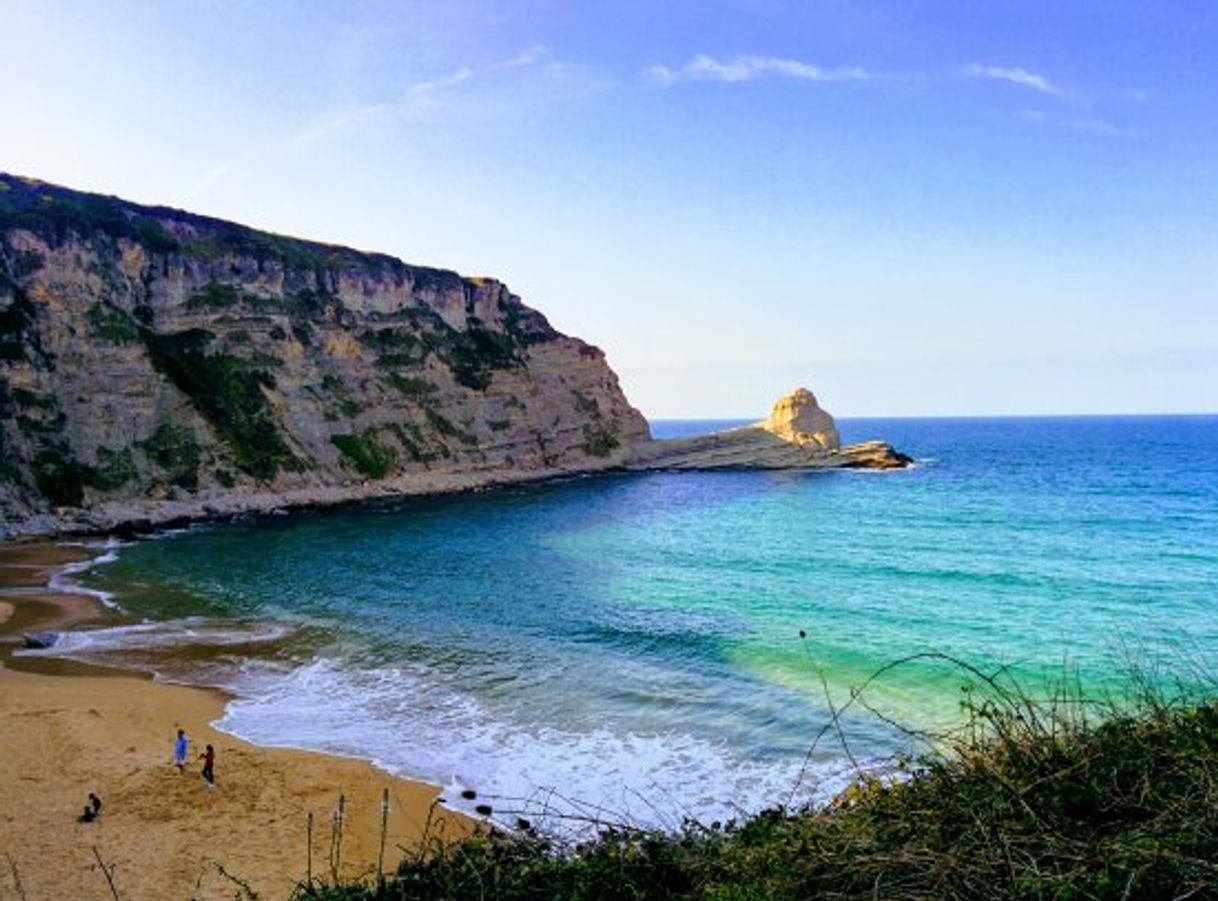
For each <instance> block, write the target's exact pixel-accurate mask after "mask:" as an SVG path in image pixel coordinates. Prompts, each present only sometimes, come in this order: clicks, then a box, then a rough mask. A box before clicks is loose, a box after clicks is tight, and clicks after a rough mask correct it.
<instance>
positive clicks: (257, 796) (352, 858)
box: [0, 544, 473, 901]
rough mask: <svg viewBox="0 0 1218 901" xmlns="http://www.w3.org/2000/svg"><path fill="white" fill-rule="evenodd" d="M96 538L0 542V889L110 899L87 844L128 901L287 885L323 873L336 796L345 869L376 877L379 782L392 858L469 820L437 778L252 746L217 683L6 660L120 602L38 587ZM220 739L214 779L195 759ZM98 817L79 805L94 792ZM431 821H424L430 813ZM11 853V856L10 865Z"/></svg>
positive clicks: (0, 893)
mask: <svg viewBox="0 0 1218 901" xmlns="http://www.w3.org/2000/svg"><path fill="white" fill-rule="evenodd" d="M88 554H89V551H87V550H86V549H83V548H75V547H64V546H62V545H46V544H41V545H16V546H14V545H9V546H2V547H0V598H2V600H0V854H7V855H8V858H9V859H5V860H0V897H8V896H10V895H13V896H16V897H20V893H18V892H17V886H16V884H15V878H14V875H13V866H15V868H16V872H17V874H18V877H19V878H20V881H21V886H22V889H23V890H24V892H25V895H26V897H28V898H30V899H40V898H60V897H63V898H81V899H87V898H99V899H104V898H108V897H110V895H109V888H108V887H107V885H106V881H105V877H104V875H103V874H102V872H101V870H100V868H99V867H98V865H97V861H96V858H95V857H94V853H93V849H94V848H95V847H96V848H97V850H98V851H99V852H100V854H101V856H102V859H103V860H104V861H105V862H106V864H107V865H113V866H114V880H115V883H116V885H117V887H118V890H119V892H120V894H121V897H122V898H124V899H161V898H192V897H194V898H199V899H211V898H232V897H233V896H234V893H236V892H238V891H239V889H238V886H237V884H236V883H235V882H233V881H232V880H231V879H229V878H227V877H226V876H225V875H223V873H222V872H221V867H222V868H223V870H224V871H227V872H228V873H229V874H232V875H233V876H235V877H237V878H239V879H241V880H243V881H245V882H247V883H248V884H249V886H250V887H251V888H252V889H253V890H254V891H255V892H257V893H259V894H260V895H261V897H262V898H263V899H266V901H273V899H280V898H287V897H288V895H289V894H290V892H291V889H292V887H293V886H294V885H295V884H296V882H297V881H299V880H301V879H303V878H304V877H305V875H306V869H307V867H308V865H309V843H308V841H307V829H308V822H309V814H310V813H312V814H313V823H314V825H313V840H312V869H313V873H314V875H315V876H326V875H328V874H329V872H330V866H331V865H330V861H331V846H332V841H331V834H332V821H333V816H334V812H335V809H336V806H337V804H338V801H339V798H340V796H343V797H344V799H345V817H344V828H343V831H342V832H343V834H342V842H341V863H340V872H341V873H342V874H343V875H345V876H348V877H351V876H358V875H360V874H374V873H375V871H376V866H377V858H378V855H379V852H380V846H381V818H382V798H383V793H384V792H385V791H386V790H388V796H389V814H388V828H387V830H386V839H385V854H384V860H385V868H386V869H387V870H390V869H392V867H393V866H394V865H395V864H396V863H397V862H398V861H399V860H400V859H401V857H402V855H403V853H405V852H404V851H403V850H402V848H403V847H404V848H406V849H409V850H410V853H414V852H415V850H416V849H417V848H418V847H419V845H420V841H421V839H422V838H423V837H424V836H425V835H426V836H427V837H428V838H430V837H433V836H448V837H453V836H456V835H459V834H464V833H466V832H468V831H469V830H470V829H472V828H473V823H472V822H471V821H470V820H468V819H466V818H464V817H462V816H460V815H459V814H453V813H451V812H449V811H446V810H444V809H442V808H439V807H436V806H435V805H434V804H433V802H434V801H435V800H436V798H437V797H438V795H439V790H438V789H437V788H435V787H434V786H429V785H426V784H424V783H418V782H411V781H407V780H402V779H396V778H393V777H391V776H389V775H388V774H386V773H384V772H383V771H381V770H378V769H377V768H376V767H374V766H372V765H371V764H369V763H366V762H363V761H358V760H351V759H347V758H342V757H334V756H329V755H323V754H315V753H311V752H305V751H292V750H281V749H270V748H260V747H256V746H253V745H250V744H248V743H247V742H243V741H240V740H238V739H235V738H233V737H231V736H228V735H225V734H223V733H220V732H217V731H215V730H214V729H212V728H210V725H209V724H210V723H212V722H214V721H216V720H217V719H219V717H220V716H221V714H222V713H223V708H224V704H225V701H226V700H227V698H226V696H225V695H224V694H222V693H220V692H218V691H212V690H207V689H198V688H190V687H185V686H179V685H169V684H164V683H159V682H154V681H153V680H151V679H150V678H148V677H146V676H143V675H141V674H139V673H133V672H132V671H130V670H118V669H114V668H109V667H99V666H93V665H86V664H79V663H73V662H70V661H61V660H54V659H49V658H37V659H35V658H28V657H13V656H11V652H12V650H13V648H14V647H15V646H16V645H17V643H18V642H19V640H20V635H21V633H23V632H29V631H41V630H46V629H63V628H67V627H70V626H72V625H76V624H80V623H82V622H117V621H121V619H120V616H119V614H116V613H114V612H113V611H109V610H106V609H104V608H101V607H100V606H99V605H97V604H96V603H95V602H94V601H93V600H92V599H91V598H90V597H88V596H87V595H79V594H69V593H62V592H54V591H42V590H38V589H39V586H43V585H45V584H46V581H47V578H48V574H49V573H48V567H56V566H62V565H64V564H66V563H70V562H73V561H74V560H77V559H83V558H84V557H85V556H87V555H88ZM179 727H181V728H183V729H185V730H186V732H187V734H188V735H189V736H190V739H191V754H190V758H189V759H190V763H189V764H188V767H187V769H186V772H185V773H179V772H178V770H177V769H176V768H175V767H174V766H172V764H171V757H172V743H173V737H174V734H175V730H176V729H177V728H179ZM208 743H210V744H212V745H214V747H215V749H216V783H217V784H216V787H215V788H214V789H208V788H207V787H206V785H205V784H204V782H203V780H202V778H201V776H200V766H201V764H200V763H199V762H198V761H197V760H196V759H195V758H196V757H197V756H198V754H199V753H201V751H202V748H203V746H204V745H205V744H208ZM91 791H94V792H96V793H97V794H98V795H99V796H100V797H101V798H102V801H103V805H104V806H103V808H102V812H101V816H100V818H99V819H98V820H97V821H95V822H93V823H80V822H78V820H77V818H78V816H79V815H80V812H81V809H82V808H83V806H84V803H85V799H86V798H87V796H88V793H89V792H91ZM429 823H430V826H429ZM10 860H11V863H12V865H13V866H10Z"/></svg>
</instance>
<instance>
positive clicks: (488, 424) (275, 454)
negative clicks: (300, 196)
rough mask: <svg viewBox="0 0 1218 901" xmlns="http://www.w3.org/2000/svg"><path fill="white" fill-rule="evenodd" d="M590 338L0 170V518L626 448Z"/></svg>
mask: <svg viewBox="0 0 1218 901" xmlns="http://www.w3.org/2000/svg"><path fill="white" fill-rule="evenodd" d="M647 438H648V428H647V424H646V421H645V420H644V419H643V417H642V416H641V415H640V414H639V412H638V411H637V410H635V409H634V408H633V407H631V405H630V404H629V402H628V401H627V400H626V398H625V397H624V396H623V394H622V391H621V389H620V387H619V385H618V381H617V378H616V376H615V375H614V373H613V371H612V370H611V369H610V368H609V366H608V365H607V364H606V362H605V357H604V354H603V353H602V352H601V351H600V350H599V349H597V348H595V347H593V346H591V345H589V344H586V343H584V342H583V341H580V340H579V339H577V338H572V337H568V336H566V335H562V334H560V333H559V332H557V331H555V330H554V329H553V328H552V327H551V326H550V324H549V323H548V322H547V321H546V319H545V317H544V316H542V315H541V314H540V313H538V312H537V311H535V310H532V309H530V308H529V307H527V306H525V305H524V304H523V303H522V302H521V300H520V298H518V297H516V296H515V295H513V294H512V293H511V292H510V291H509V290H508V289H507V288H506V287H505V286H504V285H502V284H501V283H499V282H498V281H495V280H493V279H482V278H463V277H461V276H459V275H457V274H456V273H454V272H448V271H444V270H439V269H430V268H425V267H419V266H411V265H407V264H406V263H403V262H402V261H400V260H397V259H394V258H392V257H389V256H384V255H381V254H370V253H361V252H358V251H355V250H351V249H348V248H344V247H335V246H330V245H325V244H319V243H314V242H309V241H301V240H295V239H290V238H285V237H281V236H279V235H274V234H269V233H266V232H259V231H256V230H253V229H249V228H245V227H242V226H239V225H234V224H232V223H229V222H224V221H221V220H217V219H211V218H207V217H203V216H197V215H193V214H190V213H185V212H181V211H178V210H172V209H167V208H163V207H145V206H139V205H136V204H133V203H128V202H125V201H122V200H119V199H116V198H112V197H102V196H98V195H92V194H84V193H80V192H77V191H71V190H67V189H65V188H61V187H56V186H54V185H49V184H45V183H42V182H38V181H34V180H31V179H25V178H18V177H14V176H10V175H3V174H0V537H4V536H6V535H9V536H11V535H15V534H19V533H22V532H31V533H33V532H51V531H62V530H99V529H106V528H112V527H114V526H117V525H120V524H128V523H132V522H147V523H149V524H152V523H158V522H165V521H169V520H174V519H181V518H190V517H198V516H208V515H220V514H228V513H236V512H241V511H245V510H268V509H273V508H277V507H281V506H291V505H296V504H311V503H333V502H338V501H343V500H354V499H358V498H363V497H370V496H376V495H381V494H397V493H417V492H426V491H439V490H451V489H457V488H463V487H472V486H477V485H484V484H491V483H495V482H501V481H513V480H520V479H531V478H542V477H545V476H550V475H558V474H562V473H568V472H573V471H576V472H586V471H595V470H601V469H606V468H612V467H616V466H620V465H621V464H622V463H623V461H624V460H625V458H626V454H627V451H628V449H629V448H630V447H631V446H632V445H634V444H635V443H638V442H640V441H645V440H646V439H647Z"/></svg>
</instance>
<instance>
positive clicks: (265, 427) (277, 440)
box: [142, 329, 299, 481]
mask: <svg viewBox="0 0 1218 901" xmlns="http://www.w3.org/2000/svg"><path fill="white" fill-rule="evenodd" d="M142 336H143V339H144V345H145V346H146V347H147V349H148V355H149V357H150V358H151V359H152V365H153V366H154V367H156V369H157V371H159V372H161V373H163V374H164V375H166V376H167V377H168V378H169V379H170V380H171V381H172V382H173V383H174V384H175V385H176V386H177V387H178V389H179V390H180V391H181V392H182V393H183V394H185V395H186V396H187V397H189V398H190V399H191V402H192V403H193V404H194V405H195V408H196V409H197V410H198V411H199V412H200V413H201V414H203V417H204V418H205V419H207V421H208V422H209V423H211V425H212V428H214V429H215V430H216V432H217V433H218V434H219V435H220V436H221V437H223V438H224V439H225V441H226V442H227V443H228V446H229V448H230V449H231V451H232V453H233V458H234V460H235V462H236V464H237V465H238V466H239V467H240V468H241V469H243V470H244V471H245V472H247V473H249V474H250V475H252V476H253V477H254V478H256V479H261V480H263V481H269V480H271V479H273V478H274V477H275V474H276V473H277V472H278V471H279V469H280V467H284V468H288V469H292V468H296V467H297V466H298V465H299V463H298V461H297V460H296V459H295V457H293V455H292V453H291V452H290V451H289V450H288V447H287V444H286V443H285V442H284V439H283V435H282V434H281V433H280V431H279V428H278V427H277V426H276V424H275V419H274V415H273V414H272V412H271V407H270V404H269V403H268V402H267V399H266V395H265V394H264V393H263V388H264V387H265V388H273V387H274V385H275V379H274V376H273V375H271V373H269V372H267V371H265V370H262V369H257V368H254V367H251V366H250V365H249V364H248V363H246V362H245V361H244V360H242V359H240V358H239V357H234V356H231V355H229V354H222V353H208V352H207V348H208V345H210V344H211V342H212V340H213V338H214V336H213V335H212V333H211V332H208V331H205V330H203V329H189V330H188V331H185V332H176V333H172V334H165V335H162V334H156V333H154V332H150V331H145V332H143V333H142Z"/></svg>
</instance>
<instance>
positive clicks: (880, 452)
mask: <svg viewBox="0 0 1218 901" xmlns="http://www.w3.org/2000/svg"><path fill="white" fill-rule="evenodd" d="M735 431H741V430H740V429H736V430H735ZM746 431H747V429H746ZM716 437H717V436H716V435H705V436H698V437H697V438H661V439H652V440H650V441H648V442H645V443H644V444H641V445H639V446H638V447H637V448H634V449H633V451H632V452H631V454H629V455H628V456H627V457H626V458H625V459H623V460H621V461H617V462H605V463H604V464H603V465H597V466H585V467H583V468H580V469H555V468H551V469H537V470H523V471H522V470H509V469H491V470H481V471H478V470H475V471H466V472H452V473H431V474H428V475H426V476H423V477H421V476H420V475H419V474H417V473H415V474H411V475H408V476H399V477H397V478H394V479H386V480H384V481H380V482H376V483H373V484H359V485H315V486H307V487H301V488H294V489H288V490H286V491H263V492H258V493H254V494H231V493H214V494H205V495H203V496H196V497H192V498H190V499H184V500H173V499H166V500H148V499H129V500H124V501H119V500H112V501H103V502H101V503H99V504H96V505H95V506H92V507H87V508H85V507H82V508H80V509H79V510H77V511H75V512H74V513H71V514H63V513H60V514H55V513H31V514H29V515H28V516H25V517H24V518H21V519H18V520H15V521H13V522H11V523H9V524H2V523H0V545H2V544H4V543H6V542H34V541H44V542H49V541H56V540H60V539H70V538H88V537H101V536H111V537H112V536H119V537H143V536H145V535H148V534H151V533H154V532H158V531H163V530H165V529H173V528H181V527H186V526H191V525H199V524H205V523H223V522H227V521H231V520H233V519H237V518H240V517H245V516H276V515H283V514H287V513H307V512H316V511H325V510H338V509H342V508H344V507H358V506H361V505H364V504H371V503H375V502H377V501H393V500H406V499H410V498H429V497H446V496H454V495H462V494H476V493H479V492H483V491H493V490H495V489H499V488H510V487H514V486H521V485H544V484H546V483H549V482H561V481H564V480H566V479H577V478H584V477H589V476H630V475H638V474H640V473H647V472H680V471H695V470H696V471H702V472H717V471H719V472H730V471H750V470H751V471H757V472H772V471H776V470H785V471H799V472H844V471H866V470H877V471H885V470H900V469H908V468H911V467H912V466H913V464H914V462H915V461H914V460H913V458H910V457H906V456H905V455H903V454H900V453H899V452H898V451H896V450H895V449H894V448H892V446H891V445H889V444H887V443H886V442H883V441H865V442H861V443H856V444H853V445H849V446H846V447H843V448H841V449H840V450H839V451H837V452H835V453H833V454H830V455H827V456H823V457H817V458H806V456H805V455H804V454H803V453H802V452H800V451H799V450H798V446H797V445H790V448H794V449H795V450H793V451H792V450H790V448H788V451H789V453H788V454H787V456H788V457H789V456H791V455H792V454H793V455H794V457H795V458H797V459H796V461H795V462H791V460H790V459H787V457H784V458H783V460H784V461H785V462H778V463H775V462H773V461H772V462H771V463H768V464H767V463H765V462H758V461H753V462H751V463H750V462H748V461H745V462H743V463H742V462H740V461H738V460H732V461H727V462H724V461H719V460H716V459H715V458H714V457H713V455H712V456H707V455H698V454H694V455H692V456H693V458H694V459H695V460H696V462H694V463H691V462H690V461H688V460H686V461H684V462H681V463H679V464H674V463H673V462H672V460H667V461H665V459H664V457H665V455H667V456H669V457H673V456H674V455H675V456H676V457H681V456H683V455H682V454H680V453H677V450H678V449H679V448H681V447H683V446H685V445H690V444H691V443H697V442H700V441H706V440H711V439H714V438H716ZM653 453H659V454H660V456H659V457H657V458H656V459H650V458H648V455H649V454H653ZM686 456H688V455H686ZM892 461H897V462H895V463H894V462H892Z"/></svg>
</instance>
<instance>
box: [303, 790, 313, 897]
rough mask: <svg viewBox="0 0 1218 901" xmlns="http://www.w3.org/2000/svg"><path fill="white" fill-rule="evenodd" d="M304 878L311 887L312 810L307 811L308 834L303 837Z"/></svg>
mask: <svg viewBox="0 0 1218 901" xmlns="http://www.w3.org/2000/svg"><path fill="white" fill-rule="evenodd" d="M305 879H306V881H307V882H306V884H307V885H308V886H309V888H310V889H311V888H313V811H311V810H310V811H309V825H308V834H307V836H306V837H305Z"/></svg>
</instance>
